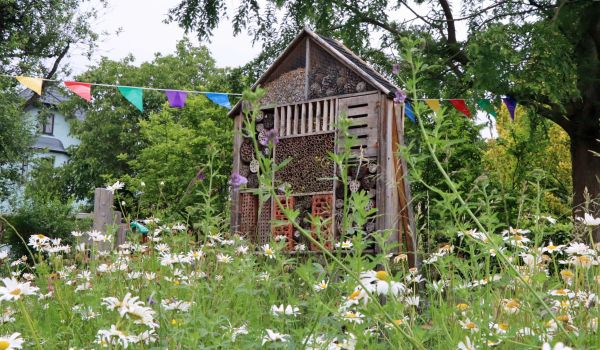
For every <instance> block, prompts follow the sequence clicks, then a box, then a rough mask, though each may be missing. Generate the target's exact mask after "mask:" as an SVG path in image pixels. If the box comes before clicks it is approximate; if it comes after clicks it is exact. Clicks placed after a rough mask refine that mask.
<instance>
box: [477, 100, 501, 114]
mask: <svg viewBox="0 0 600 350" xmlns="http://www.w3.org/2000/svg"><path fill="white" fill-rule="evenodd" d="M477 105H478V106H479V108H481V110H482V111H484V112H486V113H487V114H489V115H491V116H493V117H494V118H496V117H497V115H498V113H496V110H495V109H494V105H492V102H490V100H487V99H484V98H482V99H480V100H477Z"/></svg>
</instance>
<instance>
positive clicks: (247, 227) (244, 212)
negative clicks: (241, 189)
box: [240, 193, 258, 239]
mask: <svg viewBox="0 0 600 350" xmlns="http://www.w3.org/2000/svg"><path fill="white" fill-rule="evenodd" d="M257 212H258V198H257V197H256V196H255V195H253V194H251V193H241V194H240V215H241V218H240V233H241V234H242V235H243V236H245V237H250V238H251V239H252V238H253V237H254V236H256V222H257V214H258V213H257Z"/></svg>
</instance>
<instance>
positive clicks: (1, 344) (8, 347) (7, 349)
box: [0, 333, 24, 350]
mask: <svg viewBox="0 0 600 350" xmlns="http://www.w3.org/2000/svg"><path fill="white" fill-rule="evenodd" d="M23 342H24V340H23V338H21V333H13V334H11V335H4V336H0V349H2V350H12V349H21V348H22V347H23Z"/></svg>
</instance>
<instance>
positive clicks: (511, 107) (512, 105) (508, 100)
mask: <svg viewBox="0 0 600 350" xmlns="http://www.w3.org/2000/svg"><path fill="white" fill-rule="evenodd" d="M502 101H503V102H504V104H505V105H506V108H507V109H508V113H510V119H512V120H515V110H516V109H517V100H515V99H514V98H512V97H511V96H506V97H503V98H502Z"/></svg>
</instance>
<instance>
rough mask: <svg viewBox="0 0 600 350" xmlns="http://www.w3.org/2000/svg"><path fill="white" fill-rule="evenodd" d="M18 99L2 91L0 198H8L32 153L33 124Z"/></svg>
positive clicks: (0, 109)
mask: <svg viewBox="0 0 600 350" xmlns="http://www.w3.org/2000/svg"><path fill="white" fill-rule="evenodd" d="M0 84H2V86H7V85H8V84H9V82H7V81H6V80H5V79H1V80H0ZM17 101H18V96H17V95H16V94H15V93H11V92H9V91H7V92H5V93H0V126H1V127H0V198H6V196H8V195H9V193H10V185H11V184H12V183H14V182H15V181H19V180H20V178H21V171H22V167H23V164H24V163H26V161H27V159H28V156H29V155H30V153H31V152H30V148H29V146H30V144H31V142H32V140H33V134H32V132H31V126H30V125H28V122H27V120H26V119H25V117H24V115H23V113H22V111H21V109H20V108H19V107H20V105H19V104H18V103H17Z"/></svg>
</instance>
